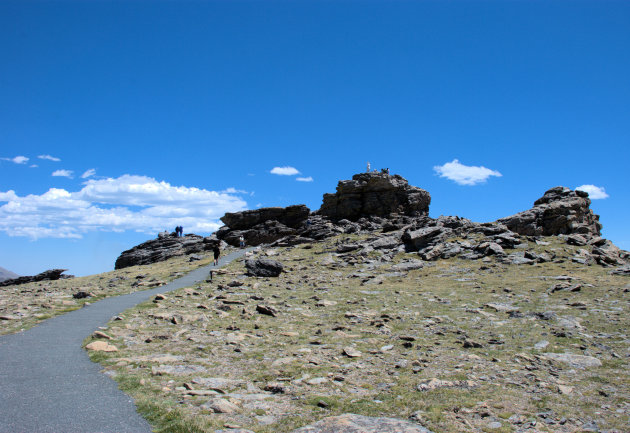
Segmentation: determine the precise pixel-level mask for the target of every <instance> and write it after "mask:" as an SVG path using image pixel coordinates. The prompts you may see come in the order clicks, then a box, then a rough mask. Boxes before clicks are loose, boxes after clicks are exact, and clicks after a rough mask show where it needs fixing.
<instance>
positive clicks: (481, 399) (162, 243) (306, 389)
mask: <svg viewBox="0 0 630 433" xmlns="http://www.w3.org/2000/svg"><path fill="white" fill-rule="evenodd" d="M323 201H324V204H323V205H322V207H321V208H320V209H319V210H318V211H316V212H311V211H310V210H309V209H308V208H307V207H306V206H304V205H295V206H290V207H287V208H262V209H256V210H250V211H244V212H239V213H234V214H226V215H225V216H224V217H223V218H222V221H223V222H224V223H225V224H226V225H225V226H224V227H222V228H221V229H220V230H219V231H218V232H217V233H216V234H215V235H213V236H210V237H205V238H204V237H201V236H196V235H188V236H185V237H173V236H159V237H158V238H157V239H153V240H150V241H147V242H144V243H142V244H140V245H138V246H136V247H134V248H132V249H130V250H127V251H124V252H122V253H121V256H120V257H119V258H118V260H117V261H116V268H117V270H115V271H113V272H110V273H106V274H101V275H95V276H91V277H85V278H76V279H72V280H59V281H49V282H38V283H31V284H24V285H13V286H9V287H6V288H3V289H2V290H0V294H1V297H0V319H2V320H3V325H6V326H4V327H3V330H2V332H4V333H7V332H15V331H16V330H19V329H22V328H24V327H28V326H32V325H33V324H34V323H36V322H37V321H39V320H43V319H44V318H46V317H50V316H51V315H55V314H60V313H62V312H64V311H67V310H68V309H74V308H79V307H80V306H81V305H83V304H84V303H85V302H92V301H93V300H98V299H100V298H102V297H105V296H114V295H117V294H121V293H128V292H130V291H135V290H142V289H144V288H146V287H151V286H155V285H160V284H163V283H164V282H165V281H168V280H170V279H173V278H175V277H177V276H179V275H182V274H183V273H185V272H187V271H188V270H191V269H193V268H195V267H197V266H200V265H203V264H207V263H209V262H210V261H211V257H210V255H211V250H212V248H213V247H214V246H216V245H221V246H222V247H223V248H228V249H229V248H232V246H234V247H236V246H238V243H239V240H240V238H241V237H243V238H244V239H245V241H246V243H247V244H248V245H254V246H258V247H257V248H256V249H255V250H254V252H253V253H248V254H247V256H246V258H244V259H242V260H238V261H235V262H233V263H231V264H230V265H229V266H228V267H227V268H225V269H222V270H220V271H219V272H217V273H215V275H214V278H213V279H212V281H210V280H208V281H206V282H205V283H201V284H196V285H195V286H192V287H188V288H184V289H180V290H177V291H174V292H170V293H168V294H167V295H159V296H157V297H156V298H155V299H153V300H151V301H148V302H146V303H143V304H140V305H138V306H137V307H135V308H132V309H130V310H127V311H126V312H124V313H123V314H121V315H120V316H119V317H116V318H115V320H112V321H111V322H110V323H109V324H108V326H107V327H106V328H103V329H100V330H99V331H98V332H95V333H94V334H93V335H92V336H90V337H89V338H87V339H86V341H85V344H86V345H88V344H89V343H92V342H95V341H98V340H106V341H107V344H99V345H97V346H96V347H97V348H106V349H107V350H108V351H101V350H98V349H96V350H93V349H90V350H89V354H90V356H91V358H92V360H94V361H95V362H100V363H101V365H102V366H103V367H104V369H105V373H106V374H108V375H109V376H111V377H112V378H113V379H115V380H116V381H118V383H119V386H120V387H121V388H122V389H123V390H124V391H126V392H127V393H129V394H130V395H131V396H132V397H133V398H134V399H135V401H136V404H137V406H138V409H139V411H140V412H141V413H142V414H143V415H144V416H145V417H146V418H147V419H148V420H149V421H150V422H152V423H153V424H154V425H155V426H156V429H157V431H169V432H171V431H173V432H179V431H185V432H217V431H231V432H240V433H247V432H296V433H297V432H299V433H306V432H309V433H316V432H317V433H329V432H330V433H332V432H346V433H351V432H359V431H361V432H366V433H367V432H381V433H387V432H402V431H404V432H409V433H421V432H422V433H427V432H433V433H442V432H470V431H474V432H538V431H541V432H567V433H568V432H576V431H577V432H581V431H601V432H623V431H627V425H628V424H629V422H630V417H629V414H630V376H629V375H628V359H629V358H630V344H629V342H630V339H629V338H628V334H627V330H628V329H629V326H630V315H629V314H628V313H629V312H630V311H629V306H630V305H629V300H630V295H629V293H630V280H629V279H628V276H629V275H630V266H629V259H630V255H629V254H628V252H626V251H623V250H620V249H619V248H617V247H616V246H615V245H614V244H613V243H612V242H610V241H609V240H606V239H603V238H601V228H602V226H601V224H600V223H599V217H598V216H597V215H595V214H593V212H592V211H591V209H590V200H589V198H588V195H587V194H586V193H583V192H581V191H572V190H570V189H568V188H563V187H556V188H551V189H550V190H548V191H546V192H545V193H544V195H543V196H542V197H540V198H539V199H537V200H536V201H535V202H534V205H533V207H532V208H531V209H528V210H525V211H523V212H520V213H518V214H515V215H512V216H509V217H506V218H502V219H500V220H498V221H496V222H489V223H476V222H472V221H470V220H467V219H465V218H461V217H458V216H447V217H444V216H442V217H440V218H436V219H434V218H430V217H429V216H428V211H429V205H430V202H431V197H430V194H429V193H428V192H427V191H424V190H422V189H420V188H417V187H413V186H410V185H408V184H407V181H406V180H405V179H404V178H402V177H400V176H397V175H393V176H390V175H389V174H386V173H360V174H357V175H355V176H354V177H353V179H351V180H344V181H340V182H339V186H338V187H337V191H336V192H335V193H334V194H326V195H325V196H324V200H323ZM227 245H231V246H230V247H228V246H227ZM263 274H264V275H265V276H260V275H263ZM257 275H258V276H257ZM101 343H103V342H101ZM90 348H94V346H93V345H90ZM343 414H355V415H343ZM341 415H343V416H341ZM359 416H366V417H369V418H361V417H359ZM296 429H297V430H296Z"/></svg>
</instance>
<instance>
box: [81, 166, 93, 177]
mask: <svg viewBox="0 0 630 433" xmlns="http://www.w3.org/2000/svg"><path fill="white" fill-rule="evenodd" d="M95 174H96V169H94V168H90V169H89V170H85V173H83V174H82V175H81V179H87V178H88V177H92V176H94V175H95Z"/></svg>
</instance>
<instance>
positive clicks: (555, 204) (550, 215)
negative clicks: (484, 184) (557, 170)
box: [497, 186, 602, 238]
mask: <svg viewBox="0 0 630 433" xmlns="http://www.w3.org/2000/svg"><path fill="white" fill-rule="evenodd" d="M590 205H591V200H590V199H589V198H588V193H586V192H584V191H577V190H576V191H573V190H571V189H569V188H566V187H563V186H557V187H555V188H551V189H550V190H548V191H547V192H545V195H543V196H542V197H541V198H539V199H538V200H536V201H535V202H534V207H533V208H531V209H529V210H526V211H524V212H520V213H517V214H516V215H512V216H509V217H506V218H501V219H500V220H497V222H498V223H500V224H503V225H505V226H507V227H508V228H509V229H510V230H511V231H513V232H516V233H518V234H520V235H527V236H554V235H560V234H567V235H568V234H573V233H576V234H581V235H585V236H586V237H587V238H590V237H593V236H599V235H600V231H601V229H602V225H601V224H600V223H599V216H598V215H595V214H594V213H593V211H592V210H591V209H590Z"/></svg>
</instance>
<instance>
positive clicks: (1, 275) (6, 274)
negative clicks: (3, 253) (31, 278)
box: [0, 267, 19, 281]
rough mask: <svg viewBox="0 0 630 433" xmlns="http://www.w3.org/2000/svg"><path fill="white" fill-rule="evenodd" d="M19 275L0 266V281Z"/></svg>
mask: <svg viewBox="0 0 630 433" xmlns="http://www.w3.org/2000/svg"><path fill="white" fill-rule="evenodd" d="M17 277H19V275H18V274H16V273H15V272H11V271H8V270H6V269H4V268H2V267H0V281H4V280H10V279H11V278H17Z"/></svg>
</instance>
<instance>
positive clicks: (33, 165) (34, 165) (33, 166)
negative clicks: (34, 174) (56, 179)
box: [29, 164, 39, 168]
mask: <svg viewBox="0 0 630 433" xmlns="http://www.w3.org/2000/svg"><path fill="white" fill-rule="evenodd" d="M37 167H39V165H37V164H31V165H29V168H37Z"/></svg>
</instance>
